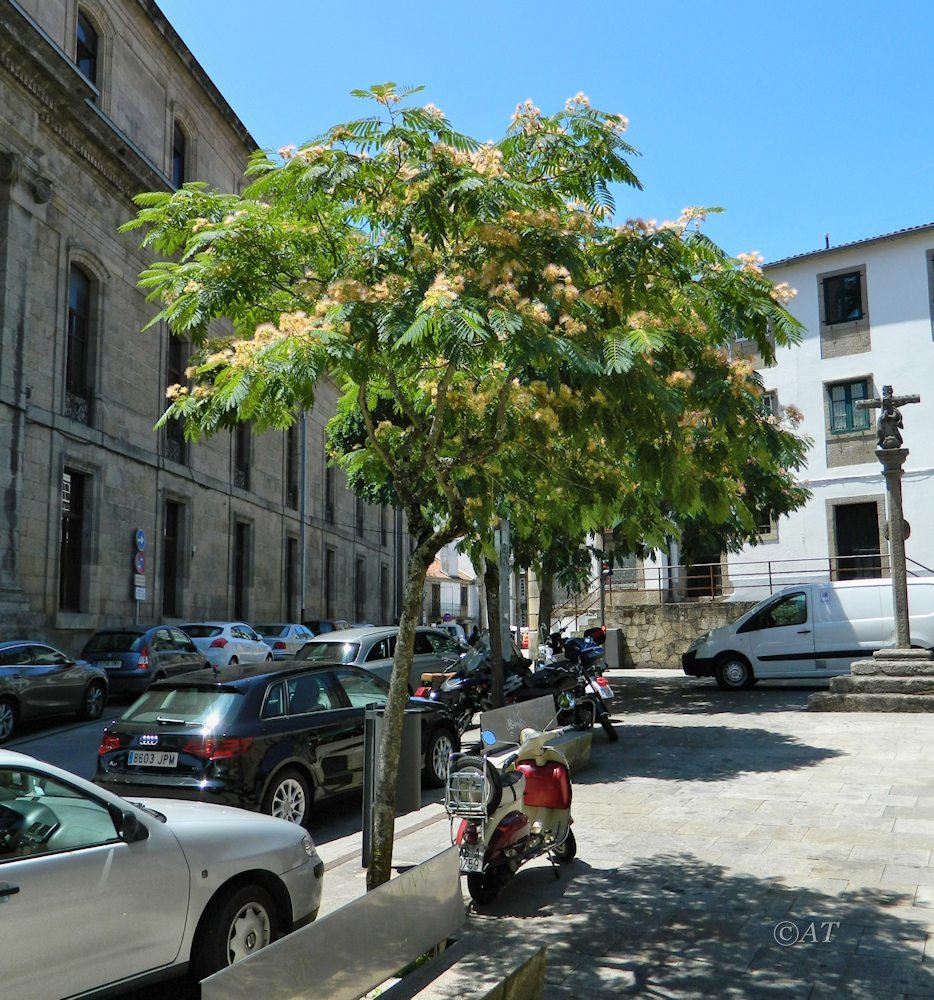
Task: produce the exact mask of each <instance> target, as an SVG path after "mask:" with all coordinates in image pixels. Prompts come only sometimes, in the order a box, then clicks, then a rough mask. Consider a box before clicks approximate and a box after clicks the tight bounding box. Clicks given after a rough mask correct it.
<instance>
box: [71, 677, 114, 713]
mask: <svg viewBox="0 0 934 1000" xmlns="http://www.w3.org/2000/svg"><path fill="white" fill-rule="evenodd" d="M106 700H107V689H106V688H105V687H104V685H103V683H102V682H101V681H91V683H90V684H88V686H87V689H86V690H85V692H84V699H83V700H82V702H81V708H79V709H78V718H79V719H99V718H100V717H101V715H102V714H103V711H104V702H105V701H106Z"/></svg>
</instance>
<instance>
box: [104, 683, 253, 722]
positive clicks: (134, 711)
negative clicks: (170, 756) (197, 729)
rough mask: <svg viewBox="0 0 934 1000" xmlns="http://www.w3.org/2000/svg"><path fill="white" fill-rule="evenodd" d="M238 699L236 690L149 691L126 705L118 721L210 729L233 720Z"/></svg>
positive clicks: (239, 695)
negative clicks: (175, 724)
mask: <svg viewBox="0 0 934 1000" xmlns="http://www.w3.org/2000/svg"><path fill="white" fill-rule="evenodd" d="M242 699H243V692H242V691H238V690H236V688H218V687H216V686H212V687H205V688H197V687H171V688H165V687H161V688H160V687H153V688H150V689H149V690H148V691H147V692H146V693H145V694H142V695H140V697H139V698H137V699H136V701H134V702H133V704H132V705H130V707H129V708H128V709H127V710H126V711H125V712H124V713H123V715H121V716H120V721H121V722H140V723H150V722H159V721H160V720H162V721H164V722H166V723H168V722H175V723H178V724H183V725H189V726H205V727H207V728H209V729H214V728H216V727H217V726H218V725H219V724H220V723H221V722H223V721H225V720H227V719H230V718H233V716H234V714H235V713H236V711H237V709H238V708H239V706H240V704H241V702H242Z"/></svg>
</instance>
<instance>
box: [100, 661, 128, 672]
mask: <svg viewBox="0 0 934 1000" xmlns="http://www.w3.org/2000/svg"><path fill="white" fill-rule="evenodd" d="M97 665H98V666H99V667H103V668H104V669H105V670H119V669H120V667H122V666H123V664H122V663H121V662H120V661H119V660H98V661H97Z"/></svg>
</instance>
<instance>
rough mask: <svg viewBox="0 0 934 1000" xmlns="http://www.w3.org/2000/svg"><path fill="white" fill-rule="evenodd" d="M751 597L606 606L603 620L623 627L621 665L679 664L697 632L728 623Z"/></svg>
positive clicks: (748, 604)
mask: <svg viewBox="0 0 934 1000" xmlns="http://www.w3.org/2000/svg"><path fill="white" fill-rule="evenodd" d="M754 603H755V602H752V601H736V602H733V601H730V602H724V601H699V602H697V603H695V604H661V605H659V604H653V605H636V606H630V607H625V608H620V607H615V608H612V609H607V621H606V624H607V626H608V627H611V628H621V629H622V631H623V665H624V666H627V667H650V666H656V667H680V666H681V654H682V653H683V652H684V651H685V650H686V649H687V648H688V646H689V645H690V644H691V642H692V641H693V640H694V639H696V638H697V636H699V635H700V634H701V633H703V632H707V631H709V630H710V629H712V628H717V626H719V625H728V624H729V623H730V622H732V621H735V620H736V619H737V618H738V617H739V616H740V615H741V614H743V613H744V612H745V611H748V610H749V609H750V608H751V607H753V604H754Z"/></svg>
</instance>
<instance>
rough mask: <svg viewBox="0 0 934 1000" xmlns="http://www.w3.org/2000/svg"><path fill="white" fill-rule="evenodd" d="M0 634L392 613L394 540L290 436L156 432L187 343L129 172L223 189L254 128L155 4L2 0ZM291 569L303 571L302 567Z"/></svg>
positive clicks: (238, 173) (320, 418)
mask: <svg viewBox="0 0 934 1000" xmlns="http://www.w3.org/2000/svg"><path fill="white" fill-rule="evenodd" d="M0 119H2V132H0V454H2V455H3V457H4V460H3V462H2V463H0V495H2V497H3V521H2V533H0V639H3V638H11V637H14V636H20V635H24V634H30V635H32V636H35V637H43V638H46V639H48V640H50V641H56V642H58V643H59V644H60V645H61V646H62V647H63V648H65V649H66V650H69V651H75V650H76V649H77V648H80V645H81V643H82V642H83V640H84V638H85V637H86V636H87V635H88V634H89V633H90V632H91V631H92V630H93V629H95V628H98V627H101V626H104V625H110V624H120V623H126V622H129V621H134V620H140V621H150V622H151V621H156V620H169V621H181V620H185V619H188V620H191V619H197V618H209V617H218V618H243V619H246V620H248V621H249V620H254V621H258V620H262V619H265V620H270V619H298V618H300V617H302V616H303V615H304V616H305V617H307V618H318V617H342V618H348V619H351V620H367V621H373V622H384V621H390V620H393V619H395V617H396V616H397V614H398V607H399V595H400V588H401V584H402V580H403V568H404V567H403V561H404V557H405V554H406V553H407V551H408V540H407V538H406V535H405V532H404V529H403V525H402V521H401V519H400V518H399V516H398V515H397V514H396V512H395V511H393V510H391V509H383V508H379V507H370V506H368V505H366V504H362V503H360V502H358V501H357V500H356V498H354V497H353V496H352V495H351V494H350V493H349V492H348V491H347V489H346V485H345V480H344V477H343V474H342V473H341V472H340V471H339V470H336V469H332V468H329V467H328V466H327V463H326V460H325V452H324V433H325V424H326V422H327V420H328V418H329V416H330V415H331V414H332V413H333V412H334V404H335V402H336V399H337V390H336V387H334V386H333V385H329V384H327V383H324V384H322V385H321V387H320V391H319V398H318V400H317V401H316V404H315V406H314V408H313V410H311V411H310V412H309V413H307V415H305V416H304V418H303V419H299V420H298V421H297V422H296V425H295V427H294V428H293V429H292V430H291V431H289V432H287V433H279V432H275V433H267V434H264V435H262V436H259V435H254V434H253V433H252V432H251V430H250V428H249V427H246V426H245V427H242V428H241V429H239V430H238V431H237V432H234V433H223V434H220V435H218V436H217V437H216V438H214V439H212V440H211V441H208V442H205V443H199V444H195V445H193V444H190V443H187V442H185V441H184V439H183V436H182V434H181V432H180V428H177V427H175V428H170V429H169V430H168V431H159V432H157V431H155V430H154V429H153V428H154V425H155V423H156V421H157V420H158V418H159V416H160V415H161V413H162V412H163V410H164V408H165V388H166V386H167V385H168V384H172V383H175V382H179V381H182V380H183V379H184V369H185V367H186V364H187V347H186V345H185V344H184V343H183V342H182V341H180V340H178V339H177V338H172V337H170V336H169V332H168V330H167V329H166V328H164V327H155V328H153V329H151V330H149V331H148V332H146V333H141V332H140V331H141V329H142V328H143V326H144V325H145V324H146V323H147V321H148V320H149V319H150V317H151V316H152V315H153V307H152V306H151V305H149V304H147V303H146V302H145V298H144V296H143V295H142V293H141V292H140V291H139V289H138V288H137V287H136V281H137V275H138V274H139V272H140V270H141V269H142V268H143V267H144V266H146V264H147V263H148V258H147V256H146V254H145V252H144V251H142V250H140V248H139V247H138V242H139V235H138V234H124V235H121V234H119V233H118V227H119V226H120V225H121V223H123V222H125V221H126V220H127V219H129V218H130V217H131V216H132V215H133V214H134V206H133V203H132V198H133V196H134V195H135V194H137V193H138V192H141V191H149V190H171V189H172V187H173V186H178V185H179V184H181V183H183V182H185V181H187V180H195V179H197V180H203V181H206V182H207V183H208V184H209V185H210V186H212V187H217V188H218V189H221V190H239V189H241V188H242V186H243V184H244V180H243V168H244V166H245V164H246V159H247V157H248V155H249V154H250V153H251V152H252V151H253V150H254V149H255V146H256V144H255V142H254V141H253V139H252V138H251V136H250V134H249V133H248V132H247V130H246V128H245V127H244V126H243V124H242V123H241V122H240V120H239V119H238V118H237V116H236V115H235V114H234V112H233V111H232V109H231V108H230V107H229V106H228V104H227V102H226V101H225V100H224V98H223V97H222V95H221V94H220V93H219V92H218V90H217V89H216V87H215V86H214V85H213V84H212V82H211V81H210V79H209V78H208V77H207V75H206V74H205V73H204V71H203V69H202V68H201V67H200V66H199V64H198V62H197V60H196V59H195V58H194V56H193V55H192V54H191V52H189V51H188V49H187V48H186V47H185V45H184V43H183V42H182V41H181V39H180V38H179V37H178V35H177V34H176V32H175V31H174V30H173V29H172V27H171V25H170V24H169V23H168V22H167V20H166V19H165V17H164V16H163V14H162V13H161V11H160V10H159V8H158V7H157V5H156V4H155V3H153V2H152V0H80V2H79V0H0ZM303 584H304V587H303V586H302V585H303Z"/></svg>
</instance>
